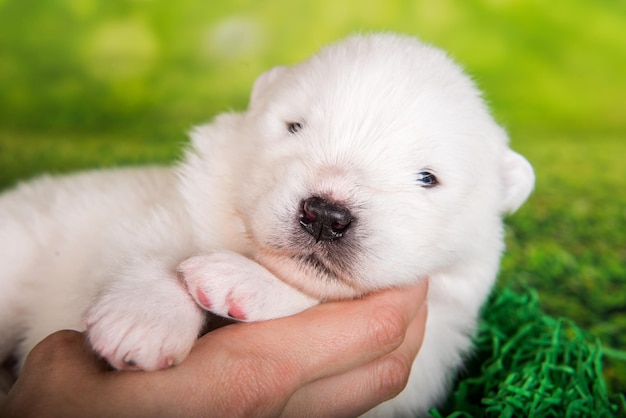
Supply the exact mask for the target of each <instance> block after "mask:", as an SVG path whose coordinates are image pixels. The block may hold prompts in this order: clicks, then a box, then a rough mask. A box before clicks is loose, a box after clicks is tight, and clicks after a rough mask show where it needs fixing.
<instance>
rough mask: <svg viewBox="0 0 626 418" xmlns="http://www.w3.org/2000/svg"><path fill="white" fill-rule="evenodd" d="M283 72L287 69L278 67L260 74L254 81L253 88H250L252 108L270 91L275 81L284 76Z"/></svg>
mask: <svg viewBox="0 0 626 418" xmlns="http://www.w3.org/2000/svg"><path fill="white" fill-rule="evenodd" d="M285 72H287V67H283V66H278V67H274V68H272V69H270V70H267V71H266V72H264V73H263V74H261V75H260V76H259V77H258V78H257V79H256V81H255V82H254V86H253V87H252V94H251V96H250V106H254V105H255V104H256V103H259V102H260V101H261V100H262V99H261V98H262V97H263V96H265V95H267V94H268V93H269V92H270V91H271V90H272V87H273V86H274V83H275V82H276V80H278V79H279V78H280V77H281V76H282V75H284V74H285Z"/></svg>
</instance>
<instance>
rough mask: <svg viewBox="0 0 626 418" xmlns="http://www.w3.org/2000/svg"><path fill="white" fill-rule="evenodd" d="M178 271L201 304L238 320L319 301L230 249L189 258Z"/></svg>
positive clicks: (274, 314) (261, 317)
mask: <svg viewBox="0 0 626 418" xmlns="http://www.w3.org/2000/svg"><path fill="white" fill-rule="evenodd" d="M178 271H179V273H180V275H181V277H182V278H183V280H184V282H185V284H186V285H187V288H188V289H189V293H190V294H191V296H192V297H193V298H194V299H195V301H196V302H197V303H198V304H199V305H200V306H202V307H203V308H204V309H206V310H208V311H211V312H213V313H215V314H217V315H220V316H223V317H230V318H233V319H236V320H239V321H245V322H253V321H262V320H266V319H273V318H280V317H283V316H289V315H294V314H296V313H299V312H302V311H303V310H305V309H308V308H310V307H312V306H315V305H317V304H318V303H319V301H318V300H316V299H313V298H311V297H309V296H307V295H305V294H303V293H301V292H299V291H298V290H296V289H294V288H293V287H291V286H289V285H287V284H285V283H284V282H283V281H281V280H280V279H278V278H277V277H276V276H274V275H273V274H272V273H270V272H269V271H268V270H267V269H265V268H264V267H263V266H261V265H260V264H258V263H256V262H254V261H252V260H250V259H248V258H246V257H244V256H242V255H240V254H237V253H234V252H230V251H220V252H214V253H211V254H208V255H202V256H196V257H191V258H189V259H187V260H185V261H184V262H183V263H181V264H180V266H179V267H178Z"/></svg>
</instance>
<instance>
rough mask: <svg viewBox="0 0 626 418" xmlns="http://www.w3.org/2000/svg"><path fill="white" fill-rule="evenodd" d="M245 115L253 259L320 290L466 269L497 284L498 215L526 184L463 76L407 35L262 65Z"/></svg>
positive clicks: (354, 292)
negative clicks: (270, 67) (249, 150)
mask: <svg viewBox="0 0 626 418" xmlns="http://www.w3.org/2000/svg"><path fill="white" fill-rule="evenodd" d="M244 125H245V128H244V129H245V130H246V137H247V138H248V139H247V140H249V141H252V142H253V144H252V149H254V152H253V153H252V154H251V158H250V160H249V161H248V165H247V167H246V173H245V178H242V179H241V180H242V181H241V196H240V197H239V200H240V201H241V205H242V207H241V208H240V210H241V214H242V217H243V219H244V223H245V224H246V230H247V233H248V234H249V236H250V238H251V240H252V242H253V244H254V249H255V257H256V259H257V260H258V261H259V262H261V263H262V264H264V265H265V266H266V267H267V268H268V269H270V270H271V271H273V272H274V273H275V274H276V275H278V276H279V277H281V278H282V279H283V280H285V281H287V282H289V283H291V284H292V285H294V286H295V287H297V288H299V289H301V290H302V291H304V292H305V293H308V294H310V295H313V296H316V297H319V298H322V299H336V298H344V297H354V296H358V295H361V294H364V293H366V292H369V291H373V290H377V289H381V288H385V287H389V286H396V285H404V284H408V283H411V282H415V281H416V280H418V279H419V278H421V277H425V276H429V275H430V276H432V275H437V274H439V273H445V272H452V271H457V270H458V271H461V272H462V271H463V269H468V274H474V273H476V272H480V271H482V274H484V275H486V276H487V277H486V279H485V280H491V279H492V276H493V275H494V274H495V269H496V268H497V263H498V259H499V254H500V252H501V249H502V243H501V242H502V239H501V216H502V214H503V213H508V212H512V211H514V210H516V209H517V207H518V206H519V205H521V204H522V203H523V201H524V200H525V199H526V197H527V196H528V194H529V193H530V191H531V189H532V186H533V183H534V177H533V171H532V168H531V167H530V165H529V164H528V163H527V162H526V160H525V159H524V158H523V157H521V156H520V155H518V154H516V153H514V152H513V151H511V150H510V149H509V148H508V146H507V137H506V134H505V133H504V132H503V130H502V129H501V128H500V127H499V126H498V125H497V124H496V123H495V122H494V121H493V119H492V117H491V116H490V114H489V112H488V110H487V109H486V107H485V105H484V103H483V101H482V99H481V97H480V94H479V92H478V91H477V89H476V88H475V86H474V85H473V83H472V82H471V80H470V79H469V78H468V77H467V76H465V75H464V74H463V73H462V71H461V70H460V69H459V68H458V67H457V66H456V65H455V64H454V63H453V62H452V61H451V60H450V59H449V58H448V57H447V56H446V55H445V54H444V53H443V52H441V51H440V50H437V49H434V48H432V47H429V46H426V45H423V44H421V43H420V42H418V41H417V40H415V39H413V38H408V37H401V36H395V35H387V34H383V35H368V36H355V37H351V38H348V39H347V40H345V41H343V42H341V43H338V44H335V45H332V46H330V47H327V48H325V49H323V50H322V51H321V52H320V53H319V54H318V55H316V56H314V57H312V58H311V59H309V60H308V61H306V62H304V63H302V64H299V65H296V66H293V67H289V68H287V67H278V68H275V69H273V70H270V71H269V72H267V73H265V74H263V75H262V76H261V77H260V78H259V79H258V80H257V82H256V83H255V86H254V89H253V93H252V98H251V103H250V107H249V110H248V112H247V113H246V114H245V117H244ZM470 270H471V272H470ZM490 276H491V277H490Z"/></svg>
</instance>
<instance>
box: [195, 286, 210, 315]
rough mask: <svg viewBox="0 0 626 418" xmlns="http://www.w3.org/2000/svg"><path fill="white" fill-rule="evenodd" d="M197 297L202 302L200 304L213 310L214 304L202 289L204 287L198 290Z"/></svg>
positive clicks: (208, 309)
mask: <svg viewBox="0 0 626 418" xmlns="http://www.w3.org/2000/svg"><path fill="white" fill-rule="evenodd" d="M196 297H197V299H198V303H200V305H202V307H203V308H204V309H206V310H207V311H210V310H211V307H212V306H213V304H212V303H211V300H210V299H209V297H208V296H207V295H206V293H204V292H203V291H202V289H198V290H197V291H196Z"/></svg>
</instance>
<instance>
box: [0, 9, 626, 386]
mask: <svg viewBox="0 0 626 418" xmlns="http://www.w3.org/2000/svg"><path fill="white" fill-rule="evenodd" d="M368 30H393V31H399V32H404V33H410V34H415V35H418V36H420V37H421V38H422V39H424V40H426V41H428V42H431V43H433V44H435V45H437V46H440V47H442V48H444V49H446V50H448V51H449V52H450V54H451V55H452V56H453V57H455V58H456V59H457V60H458V61H459V62H461V63H462V64H463V65H464V67H465V68H466V69H467V71H468V72H469V73H470V74H471V75H472V76H473V77H474V79H475V80H476V81H477V83H478V84H479V86H480V87H481V88H482V89H483V90H484V91H485V96H486V98H487V100H488V101H489V103H490V105H491V106H492V108H493V111H494V113H495V115H496V118H497V119H498V120H499V121H500V122H501V123H502V124H503V125H504V126H506V127H507V129H508V130H509V132H510V134H511V138H512V144H513V147H514V148H515V149H517V150H519V151H520V152H521V153H523V154H524V155H526V156H527V157H528V158H529V160H530V161H531V162H532V163H533V165H534V167H535V169H536V172H537V186H536V191H535V193H534V195H533V196H532V198H531V199H530V201H529V202H528V203H527V204H526V205H525V206H524V207H523V208H522V209H521V210H520V211H519V212H518V213H517V214H515V215H514V216H512V217H511V218H510V219H509V220H508V225H509V227H508V229H507V232H508V233H507V242H508V248H509V251H508V252H507V254H506V255H505V258H504V260H503V269H502V272H501V275H500V284H501V285H502V284H513V285H515V286H524V285H529V286H533V287H535V288H537V289H538V290H539V292H540V297H541V300H542V304H543V307H544V309H545V310H546V311H547V312H548V313H550V314H552V315H554V316H565V317H570V318H573V319H574V320H576V321H577V322H578V323H579V324H580V325H581V326H583V327H584V328H585V329H587V330H590V331H591V332H593V333H594V334H595V335H597V336H599V337H600V338H601V339H602V341H603V343H604V344H605V346H606V347H610V348H614V349H626V288H625V286H626V237H625V231H626V187H625V186H626V164H625V162H624V159H625V158H626V2H625V1H623V0H596V1H591V0H589V1H584V0H555V1H547V0H546V1H540V0H533V1H523V0H488V1H487V0H485V1H467V0H458V1H453V0H387V1H374V0H361V1H356V0H354V1H335V0H316V1H310V2H304V1H288V0H265V1H263V2H260V1H256V2H253V1H244V0H232V1H201V0H177V1H176V2H170V1H164V0H110V1H95V0H45V1H37V2H34V1H26V0H0V187H1V188H5V187H8V186H10V185H11V184H14V183H15V182H16V181H17V180H18V179H23V178H27V177H30V176H33V175H35V174H37V173H41V172H55V173H59V172H66V171H70V170H76V169H81V168H91V167H104V166H110V165H119V164H136V163H144V162H169V161H173V160H174V159H175V158H176V157H177V156H179V155H180V146H181V144H182V143H183V142H184V141H185V132H186V131H188V130H189V128H190V127H191V126H192V125H194V124H198V123H201V122H204V121H206V120H208V119H210V118H211V117H212V116H213V115H215V114H216V113H218V112H222V111H226V110H231V109H243V108H245V106H246V103H247V100H248V93H249V91H250V87H251V84H252V82H253V80H254V78H255V77H256V76H257V75H258V74H260V73H261V72H262V71H264V70H265V69H267V68H269V67H271V66H274V65H277V64H289V63H294V62H297V61H300V60H302V59H304V58H306V57H307V56H309V55H310V54H311V53H313V52H314V51H315V50H317V49H318V47H319V46H321V45H323V44H325V43H328V42H330V41H332V40H335V39H337V38H340V37H343V36H345V35H347V34H349V33H352V32H354V31H368ZM605 374H606V377H607V379H608V381H609V385H610V387H611V388H612V390H613V392H626V364H625V363H624V362H620V361H618V360H616V359H614V358H613V359H612V358H611V357H609V358H608V359H607V361H606V364H605Z"/></svg>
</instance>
